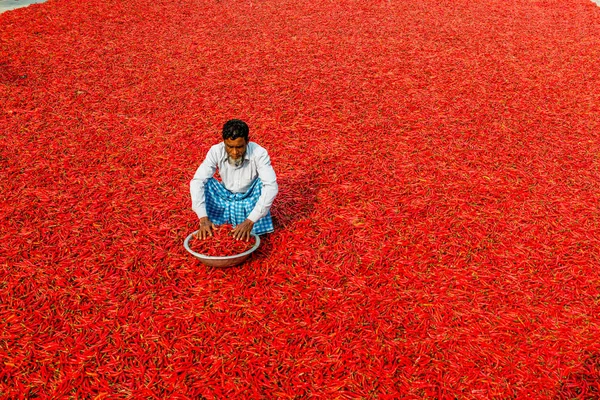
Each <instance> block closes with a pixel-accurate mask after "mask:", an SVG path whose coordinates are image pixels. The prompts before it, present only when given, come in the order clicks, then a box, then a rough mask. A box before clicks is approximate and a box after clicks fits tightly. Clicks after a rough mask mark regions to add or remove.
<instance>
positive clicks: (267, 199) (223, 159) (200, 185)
mask: <svg viewBox="0 0 600 400" xmlns="http://www.w3.org/2000/svg"><path fill="white" fill-rule="evenodd" d="M217 168H218V169H219V175H221V180H222V181H223V185H224V186H225V189H227V190H229V191H230V192H233V193H245V192H247V191H248V188H249V187H250V185H252V183H253V182H254V180H255V179H256V178H258V179H260V180H261V182H262V184H263V187H262V191H261V194H260V197H259V198H258V202H257V203H256V206H255V207H254V209H253V210H252V212H251V213H250V215H248V219H249V220H250V221H252V222H256V221H258V220H259V219H261V218H262V217H264V216H265V215H267V213H268V212H269V210H270V209H271V205H272V204H273V200H275V196H277V193H278V192H279V186H277V178H276V176H275V171H274V170H273V167H272V166H271V158H270V157H269V154H268V153H267V150H265V149H264V148H262V147H261V146H259V145H258V144H256V143H254V142H249V143H248V146H247V147H246V154H245V155H244V161H243V162H242V165H240V166H239V167H235V166H233V165H231V164H230V163H229V162H228V160H227V152H226V151H225V143H223V142H221V143H219V144H216V145H214V146H212V147H211V148H210V150H209V151H208V154H206V158H205V159H204V162H202V164H201V165H200V167H198V170H197V171H196V173H195V174H194V178H193V179H192V181H191V182H190V193H191V195H192V210H194V212H196V214H197V215H198V218H203V217H206V216H207V214H206V201H205V197H204V186H205V185H206V182H207V181H208V180H209V179H210V178H212V177H213V175H214V174H215V171H216V170H217Z"/></svg>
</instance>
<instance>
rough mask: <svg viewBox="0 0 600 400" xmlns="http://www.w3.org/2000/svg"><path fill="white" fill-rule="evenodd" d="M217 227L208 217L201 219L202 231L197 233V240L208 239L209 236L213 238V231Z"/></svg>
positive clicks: (199, 230)
mask: <svg viewBox="0 0 600 400" xmlns="http://www.w3.org/2000/svg"><path fill="white" fill-rule="evenodd" d="M214 227H215V225H214V224H213V223H212V222H210V219H208V217H204V218H200V229H198V233H196V238H198V239H202V240H204V239H206V238H207V237H209V236H212V230H213V229H214Z"/></svg>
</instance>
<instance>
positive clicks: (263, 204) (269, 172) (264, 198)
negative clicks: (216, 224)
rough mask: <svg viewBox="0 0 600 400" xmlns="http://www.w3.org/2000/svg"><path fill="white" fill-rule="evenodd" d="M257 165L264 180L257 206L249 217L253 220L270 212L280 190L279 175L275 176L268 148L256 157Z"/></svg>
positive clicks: (259, 175) (260, 177)
mask: <svg viewBox="0 0 600 400" xmlns="http://www.w3.org/2000/svg"><path fill="white" fill-rule="evenodd" d="M256 166H257V172H258V178H259V179H260V180H261V182H262V185H263V186H262V191H261V194H260V197H259V198H258V201H257V202H256V206H254V209H253V210H252V212H251V213H250V215H248V219H249V220H250V221H252V222H256V221H258V220H259V219H261V218H262V217H264V216H265V215H267V213H268V212H269V210H270V209H271V205H272V204H273V200H275V197H276V196H277V193H278V192H279V186H278V185H277V177H276V176H275V170H274V169H273V167H272V166H271V158H270V157H269V154H268V153H267V151H266V150H264V151H263V152H261V154H260V155H259V156H258V157H257V158H256Z"/></svg>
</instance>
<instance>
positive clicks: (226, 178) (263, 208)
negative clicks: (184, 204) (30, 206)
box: [190, 119, 279, 240]
mask: <svg viewBox="0 0 600 400" xmlns="http://www.w3.org/2000/svg"><path fill="white" fill-rule="evenodd" d="M248 133H249V128H248V125H246V123H245V122H244V121H241V120H239V119H232V120H230V121H227V122H226V123H225V125H223V142H222V143H219V144H216V145H214V146H212V147H211V148H210V150H209V151H208V154H207V155H206V158H205V160H204V162H203V163H202V164H201V165H200V167H198V170H197V171H196V173H195V174H194V178H193V179H192V181H191V182H190V193H191V195H192V210H194V211H195V212H196V214H197V215H198V218H200V228H199V230H198V233H197V235H196V236H197V237H198V238H199V239H205V238H207V237H208V236H212V229H213V228H214V227H215V225H222V224H231V225H233V226H234V227H235V228H234V229H233V231H232V234H233V237H234V238H235V239H237V240H249V239H250V232H253V233H255V234H257V235H261V234H263V233H268V232H273V221H272V219H271V212H270V209H271V205H272V204H273V200H274V199H275V196H277V192H278V191H279V187H278V186H277V179H276V177H275V171H274V170H273V167H272V166H271V159H270V158H269V154H268V153H267V151H266V150H265V149H264V148H262V147H261V146H259V145H258V144H256V143H254V142H250V141H249V139H248ZM217 168H218V170H219V175H220V176H221V179H222V182H219V181H217V180H216V179H215V178H214V177H213V176H214V174H215V171H216V170H217Z"/></svg>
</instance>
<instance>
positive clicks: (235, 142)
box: [224, 137, 246, 147]
mask: <svg viewBox="0 0 600 400" xmlns="http://www.w3.org/2000/svg"><path fill="white" fill-rule="evenodd" d="M224 142H225V144H226V145H227V146H229V147H240V146H244V145H246V139H244V138H242V137H239V138H237V139H225V140H224Z"/></svg>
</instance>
